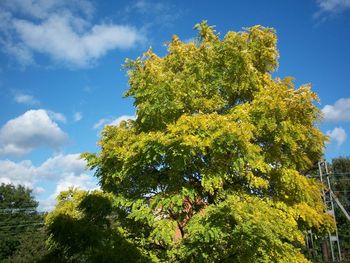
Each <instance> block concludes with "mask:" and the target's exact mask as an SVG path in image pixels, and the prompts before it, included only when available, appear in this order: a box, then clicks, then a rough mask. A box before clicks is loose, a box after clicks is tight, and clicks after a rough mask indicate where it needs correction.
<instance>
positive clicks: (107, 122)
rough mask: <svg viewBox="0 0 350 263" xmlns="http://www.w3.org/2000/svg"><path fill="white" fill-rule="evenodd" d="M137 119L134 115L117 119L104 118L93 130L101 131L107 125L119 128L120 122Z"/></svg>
mask: <svg viewBox="0 0 350 263" xmlns="http://www.w3.org/2000/svg"><path fill="white" fill-rule="evenodd" d="M135 119H136V117H135V116H134V115H122V116H120V117H118V118H116V119H110V118H102V119H100V120H98V121H97V122H96V123H95V124H94V126H93V128H94V129H99V128H102V127H103V126H105V125H113V126H117V125H119V123H120V122H122V121H126V120H135Z"/></svg>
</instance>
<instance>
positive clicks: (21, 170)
mask: <svg viewBox="0 0 350 263" xmlns="http://www.w3.org/2000/svg"><path fill="white" fill-rule="evenodd" d="M79 157H80V155H79V154H67V155H62V154H60V155H57V156H54V157H51V158H49V159H47V160H46V161H45V162H43V163H42V164H41V165H39V166H34V165H33V163H32V162H31V161H30V160H24V161H21V162H13V161H10V160H0V183H12V184H15V185H18V184H24V185H25V186H27V187H30V188H32V187H33V185H34V184H35V182H37V181H38V180H47V181H62V180H64V178H71V180H72V178H74V177H79V176H81V175H82V174H84V172H85V166H86V162H85V161H84V160H82V159H80V158H79Z"/></svg>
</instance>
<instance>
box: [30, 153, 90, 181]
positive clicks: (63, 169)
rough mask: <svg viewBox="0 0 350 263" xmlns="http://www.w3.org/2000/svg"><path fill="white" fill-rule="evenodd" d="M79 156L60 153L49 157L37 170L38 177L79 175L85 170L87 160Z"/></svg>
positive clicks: (49, 177) (53, 178)
mask: <svg viewBox="0 0 350 263" xmlns="http://www.w3.org/2000/svg"><path fill="white" fill-rule="evenodd" d="M79 157H80V155H79V154H67V155H62V154H60V155H57V156H54V157H51V158H49V159H47V160H46V161H45V162H44V163H42V164H41V165H40V166H39V167H37V168H36V170H35V171H36V173H37V176H38V177H40V178H45V179H49V180H57V179H60V178H62V177H67V176H78V175H80V174H82V173H83V172H84V171H85V165H86V162H85V161H84V160H82V159H80V158H79Z"/></svg>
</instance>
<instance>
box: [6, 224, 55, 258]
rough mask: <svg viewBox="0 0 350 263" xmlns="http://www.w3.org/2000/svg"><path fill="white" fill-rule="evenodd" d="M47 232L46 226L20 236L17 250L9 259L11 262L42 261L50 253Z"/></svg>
mask: <svg viewBox="0 0 350 263" xmlns="http://www.w3.org/2000/svg"><path fill="white" fill-rule="evenodd" d="M47 238H48V237H47V234H46V231H45V229H44V228H39V229H35V230H34V231H28V232H26V233H24V234H22V235H21V236H20V239H19V242H20V243H19V246H18V247H17V250H16V252H15V253H14V254H13V255H12V256H11V257H10V258H9V259H8V262H9V263H29V262H31V263H32V262H42V260H43V258H45V256H46V255H47V253H48V250H47V247H46V240H47Z"/></svg>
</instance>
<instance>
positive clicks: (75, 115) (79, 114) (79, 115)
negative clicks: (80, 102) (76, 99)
mask: <svg viewBox="0 0 350 263" xmlns="http://www.w3.org/2000/svg"><path fill="white" fill-rule="evenodd" d="M73 118H74V121H80V120H81V119H82V118H83V114H82V113H81V112H75V113H74V115H73Z"/></svg>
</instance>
